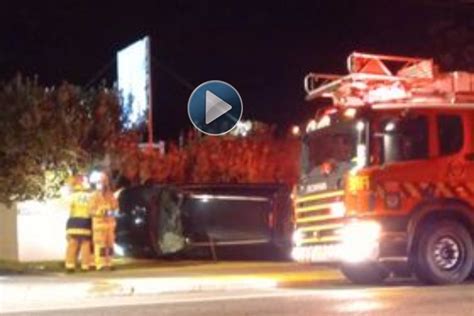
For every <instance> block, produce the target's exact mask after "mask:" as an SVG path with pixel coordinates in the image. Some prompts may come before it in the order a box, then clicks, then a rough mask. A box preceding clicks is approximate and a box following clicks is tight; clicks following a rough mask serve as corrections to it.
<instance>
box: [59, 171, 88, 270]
mask: <svg viewBox="0 0 474 316" xmlns="http://www.w3.org/2000/svg"><path fill="white" fill-rule="evenodd" d="M71 187H72V190H73V194H72V197H71V205H70V215H69V219H68V221H67V224H66V238H67V250H66V260H65V266H66V270H67V272H74V271H75V269H76V261H77V256H78V253H79V252H80V256H81V270H82V271H87V270H89V264H90V261H91V235H92V230H91V216H90V212H89V198H90V194H89V192H88V191H87V190H88V184H87V179H86V178H85V177H83V176H80V175H78V176H75V177H74V178H73V179H72V181H71Z"/></svg>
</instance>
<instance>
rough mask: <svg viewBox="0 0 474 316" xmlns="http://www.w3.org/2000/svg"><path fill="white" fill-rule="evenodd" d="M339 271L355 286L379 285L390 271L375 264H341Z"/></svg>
mask: <svg viewBox="0 0 474 316" xmlns="http://www.w3.org/2000/svg"><path fill="white" fill-rule="evenodd" d="M341 271H342V273H343V274H344V276H345V277H346V278H348V279H349V280H350V281H351V282H352V283H355V284H380V283H382V282H383V281H384V280H385V279H386V278H387V277H388V276H389V274H390V271H388V270H386V269H385V268H384V267H382V266H381V265H379V264H377V263H360V264H343V265H342V266H341Z"/></svg>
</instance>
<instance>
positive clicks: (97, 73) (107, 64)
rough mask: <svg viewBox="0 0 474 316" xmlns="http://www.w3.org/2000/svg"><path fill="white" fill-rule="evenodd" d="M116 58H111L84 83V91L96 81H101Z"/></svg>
mask: <svg viewBox="0 0 474 316" xmlns="http://www.w3.org/2000/svg"><path fill="white" fill-rule="evenodd" d="M115 60H116V57H113V58H111V59H110V60H109V61H108V62H107V63H106V64H105V65H104V66H102V68H100V69H99V71H97V72H96V73H95V74H94V76H92V78H91V79H90V80H89V81H88V82H87V83H86V85H85V89H88V88H89V87H90V86H91V85H93V84H94V83H96V82H97V80H99V79H101V78H100V77H102V76H103V75H104V74H105V72H106V71H107V70H109V68H110V67H111V66H112V64H114V63H115Z"/></svg>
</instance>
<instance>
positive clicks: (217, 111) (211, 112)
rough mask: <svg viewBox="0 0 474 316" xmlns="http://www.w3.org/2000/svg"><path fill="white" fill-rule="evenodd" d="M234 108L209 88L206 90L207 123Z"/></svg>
mask: <svg viewBox="0 0 474 316" xmlns="http://www.w3.org/2000/svg"><path fill="white" fill-rule="evenodd" d="M230 110H232V106H231V105H230V104H228V103H227V102H225V101H224V100H222V99H221V98H219V97H218V96H217V95H215V94H214V93H212V92H211V91H209V90H206V124H209V123H211V122H213V121H214V120H215V119H217V118H219V117H221V116H222V115H224V114H225V113H227V112H229V111H230Z"/></svg>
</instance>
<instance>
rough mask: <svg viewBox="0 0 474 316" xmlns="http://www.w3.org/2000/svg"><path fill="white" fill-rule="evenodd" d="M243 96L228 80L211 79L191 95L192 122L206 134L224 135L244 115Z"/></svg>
mask: <svg viewBox="0 0 474 316" xmlns="http://www.w3.org/2000/svg"><path fill="white" fill-rule="evenodd" d="M242 111H243V107H242V98H241V97H240V95H239V93H238V92H237V90H236V89H235V88H234V87H233V86H231V85H230V84H228V83H227V82H224V81H220V80H211V81H207V82H204V83H202V84H200V85H199V86H198V87H197V88H196V89H194V91H193V93H191V96H190V97H189V101H188V115H189V119H190V120H191V123H192V124H193V125H194V127H195V128H197V129H198V130H199V131H201V132H202V133H204V134H207V135H213V136H217V135H223V134H226V133H227V132H229V131H230V130H232V129H233V128H234V127H235V125H237V123H238V122H239V120H240V118H241V117H242Z"/></svg>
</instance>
